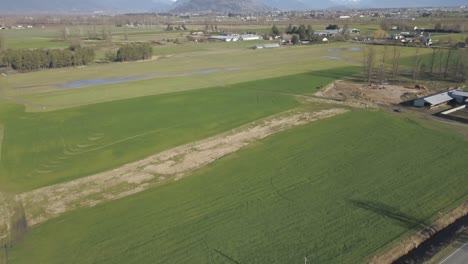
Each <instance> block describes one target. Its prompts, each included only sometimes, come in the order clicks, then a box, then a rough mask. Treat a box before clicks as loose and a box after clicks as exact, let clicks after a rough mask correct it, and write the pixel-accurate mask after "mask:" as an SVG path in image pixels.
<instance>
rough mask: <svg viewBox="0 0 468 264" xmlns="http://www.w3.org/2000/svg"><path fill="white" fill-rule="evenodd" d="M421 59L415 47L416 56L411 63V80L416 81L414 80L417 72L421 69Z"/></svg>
mask: <svg viewBox="0 0 468 264" xmlns="http://www.w3.org/2000/svg"><path fill="white" fill-rule="evenodd" d="M421 61H422V58H421V56H419V47H417V48H416V57H415V59H414V63H413V82H416V80H417V79H418V77H419V72H420V70H421Z"/></svg>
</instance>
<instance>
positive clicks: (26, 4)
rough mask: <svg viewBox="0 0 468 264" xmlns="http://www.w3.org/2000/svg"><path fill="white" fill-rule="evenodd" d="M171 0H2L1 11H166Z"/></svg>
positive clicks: (170, 6)
mask: <svg viewBox="0 0 468 264" xmlns="http://www.w3.org/2000/svg"><path fill="white" fill-rule="evenodd" d="M172 4H173V2H172V1H171V0H132V1H129V0H79V1H76V0H41V1H37V0H1V7H0V13H90V12H96V11H105V12H148V11H166V10H168V9H170V8H172Z"/></svg>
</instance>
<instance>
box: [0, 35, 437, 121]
mask: <svg viewBox="0 0 468 264" xmlns="http://www.w3.org/2000/svg"><path fill="white" fill-rule="evenodd" d="M225 44H227V45H228V46H224V45H225ZM196 45H200V46H199V47H200V48H203V49H208V50H205V51H193V50H192V51H187V52H182V51H181V52H182V53H180V54H174V55H171V56H163V57H161V58H160V59H158V60H155V61H147V62H137V63H112V64H99V65H92V66H89V67H84V68H64V69H57V70H46V71H38V72H31V73H26V74H12V75H9V76H8V77H0V96H2V97H4V98H8V99H10V100H11V101H13V102H17V103H21V104H24V105H25V106H26V110H27V111H32V112H34V111H52V110H56V109H63V108H70V107H75V106H80V105H86V104H93V103H100V102H106V101H113V100H119V99H126V98H132V97H139V96H147V95H154V94H161V93H169V92H177V91H184V90H191V89H198V88H206V87H212V86H216V85H219V86H224V85H230V84H235V83H241V82H246V81H254V80H258V79H266V78H271V77H277V76H284V75H289V74H297V73H304V72H311V71H329V70H332V69H336V68H341V67H345V66H357V65H360V60H361V59H362V55H363V54H362V52H361V51H349V50H346V48H350V47H356V45H355V44H353V43H333V44H330V45H311V46H300V47H281V48H279V49H271V50H252V49H248V48H246V47H245V46H243V45H247V44H243V43H240V42H239V43H235V44H228V43H210V44H202V43H199V44H196ZM230 45H232V46H230ZM249 45H251V44H249ZM180 47H181V49H182V48H183V47H186V48H187V46H185V45H181V46H180ZM197 48H198V46H197ZM340 49H342V50H340ZM376 49H377V50H379V48H376ZM335 50H338V51H335ZM429 52H431V51H430V50H429V49H421V50H420V54H427V53H429ZM414 55H415V49H414V48H403V49H402V50H401V58H402V60H403V61H404V60H407V61H408V63H402V66H401V69H400V70H401V71H402V72H403V71H405V70H406V69H407V68H410V67H411V66H412V64H411V61H412V59H411V58H412V57H414ZM326 56H335V57H338V58H342V59H343V60H334V59H330V58H326ZM407 57H408V59H406V58H407ZM379 60H380V59H378V61H377V64H376V65H378V63H379ZM333 71H334V70H333ZM135 76H137V77H138V76H142V77H141V78H143V80H136V81H132V82H124V83H118V84H112V85H95V86H89V87H83V88H75V89H64V88H63V87H62V86H63V85H64V84H66V83H68V82H74V81H86V80H94V79H107V78H125V77H135Z"/></svg>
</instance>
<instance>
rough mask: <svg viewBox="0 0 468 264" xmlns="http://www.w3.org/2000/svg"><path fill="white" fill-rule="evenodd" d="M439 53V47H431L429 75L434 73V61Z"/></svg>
mask: <svg viewBox="0 0 468 264" xmlns="http://www.w3.org/2000/svg"><path fill="white" fill-rule="evenodd" d="M438 53H439V48H432V59H431V75H432V74H434V63H435V60H436V57H437V54H438Z"/></svg>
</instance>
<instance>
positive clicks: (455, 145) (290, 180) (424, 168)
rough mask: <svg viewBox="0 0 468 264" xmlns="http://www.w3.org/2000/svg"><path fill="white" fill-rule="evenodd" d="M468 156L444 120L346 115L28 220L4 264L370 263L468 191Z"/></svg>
mask: <svg viewBox="0 0 468 264" xmlns="http://www.w3.org/2000/svg"><path fill="white" fill-rule="evenodd" d="M467 155H468V143H467V142H466V141H465V140H464V139H463V138H462V136H461V135H459V134H455V133H453V132H451V131H450V129H448V128H447V127H445V126H442V125H439V124H437V126H434V124H431V123H429V122H427V121H421V120H419V119H415V118H413V117H410V116H405V115H402V114H390V113H383V112H378V111H376V112H371V111H353V112H351V113H348V114H345V115H341V116H337V117H334V118H331V119H327V120H322V121H318V122H315V123H311V124H309V125H306V126H303V127H299V128H295V129H292V130H289V131H286V132H282V133H280V134H277V135H274V136H271V137H268V138H266V139H264V140H261V141H260V142H258V144H255V145H254V146H250V147H248V148H246V149H243V150H241V151H239V152H237V153H235V154H232V155H230V156H228V157H226V158H223V159H221V160H220V161H217V162H215V163H214V164H212V165H210V166H208V167H207V168H204V169H201V170H200V171H198V172H196V173H195V175H193V176H191V177H189V178H186V179H184V180H180V181H177V182H173V183H169V184H167V185H164V186H161V187H158V188H156V189H152V190H149V191H146V192H144V193H140V194H137V195H134V196H131V197H128V198H124V199H122V200H118V201H114V202H111V203H108V204H104V205H99V206H97V207H95V208H90V209H82V210H78V211H75V212H70V213H67V214H65V215H64V216H62V217H60V218H57V219H55V220H51V221H49V222H46V223H44V224H42V225H40V226H37V227H33V228H32V229H31V230H29V232H28V234H27V236H26V238H25V239H24V240H23V241H21V242H19V243H17V244H15V245H14V246H13V248H12V249H11V251H10V252H9V255H10V260H9V262H8V263H13V264H14V263H18V264H19V263H28V264H29V263H38V264H41V263H47V264H53V263H80V264H86V263H139V264H141V263H302V262H303V261H304V257H305V256H307V258H308V260H309V262H310V263H366V261H367V260H368V259H369V257H370V256H372V255H373V254H375V253H376V252H378V251H379V250H381V249H382V248H385V247H388V246H389V245H391V244H393V243H396V242H398V241H399V240H400V239H401V238H402V237H404V236H406V235H408V234H409V233H411V232H414V231H415V230H417V229H420V228H422V227H424V225H425V224H428V223H430V222H431V220H433V219H434V218H436V217H438V216H440V213H442V212H446V211H447V210H448V209H450V208H453V207H454V206H456V205H457V204H458V203H460V202H461V201H463V200H465V199H466V198H467V197H468V192H467V189H466V186H467V184H468V178H467V177H466V174H465V172H464V171H463V170H462V169H460V168H462V167H463V166H465V165H466V157H467ZM253 160H254V161H255V162H252V161H253ZM448 161H450V162H448Z"/></svg>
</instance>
